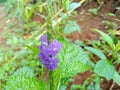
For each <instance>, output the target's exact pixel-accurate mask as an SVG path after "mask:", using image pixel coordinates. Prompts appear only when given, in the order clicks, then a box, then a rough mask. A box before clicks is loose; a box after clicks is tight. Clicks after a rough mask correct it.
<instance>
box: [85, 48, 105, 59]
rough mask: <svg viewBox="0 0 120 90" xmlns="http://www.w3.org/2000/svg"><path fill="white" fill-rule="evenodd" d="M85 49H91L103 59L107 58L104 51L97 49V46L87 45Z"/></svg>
mask: <svg viewBox="0 0 120 90" xmlns="http://www.w3.org/2000/svg"><path fill="white" fill-rule="evenodd" d="M85 49H86V50H88V51H90V52H92V53H93V54H95V55H97V56H98V57H99V58H101V59H106V56H105V55H104V54H103V52H102V51H100V50H98V49H96V48H92V47H85Z"/></svg>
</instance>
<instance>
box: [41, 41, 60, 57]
mask: <svg viewBox="0 0 120 90" xmlns="http://www.w3.org/2000/svg"><path fill="white" fill-rule="evenodd" d="M61 48H62V45H61V43H59V42H58V41H57V40H53V41H52V42H51V44H50V45H49V46H48V47H47V49H46V50H44V52H43V53H44V55H52V56H56V54H58V53H59V51H60V49H61Z"/></svg>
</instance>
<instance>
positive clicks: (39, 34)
mask: <svg viewBox="0 0 120 90" xmlns="http://www.w3.org/2000/svg"><path fill="white" fill-rule="evenodd" d="M98 1H99V0H98ZM86 2H87V0H80V2H73V1H71V0H45V1H44V0H7V1H6V2H5V5H7V7H6V9H7V13H8V15H9V16H10V17H9V18H10V20H12V19H13V21H14V23H12V24H10V23H11V22H10V23H9V26H8V27H6V28H5V29H7V32H5V33H3V35H4V37H6V38H7V39H6V46H5V48H2V47H0V52H1V55H0V89H2V90H66V88H67V85H68V83H69V82H70V81H71V79H72V77H74V76H75V75H77V73H84V72H85V71H88V70H89V71H91V72H92V75H91V76H90V77H89V78H88V79H86V80H85V81H84V84H83V85H72V87H71V90H76V89H80V90H101V88H100V82H101V80H102V79H103V78H105V79H107V80H113V81H114V82H113V85H114V83H117V84H118V85H120V75H119V73H120V69H119V68H117V67H118V66H119V64H120V54H119V51H120V41H119V39H117V37H116V36H114V35H113V34H110V35H108V34H105V33H104V32H102V31H101V30H98V29H93V30H94V31H96V32H98V33H99V34H100V35H101V36H102V37H101V39H100V40H96V41H94V42H93V41H90V42H91V46H88V45H86V44H85V43H82V42H81V41H76V42H75V43H73V42H71V41H70V40H69V39H68V38H66V35H67V34H70V33H72V32H74V31H77V32H78V33H80V27H79V25H78V24H77V22H76V21H75V20H74V16H75V15H76V13H75V11H74V10H75V9H76V8H78V7H80V6H81V5H82V4H84V3H86ZM89 12H90V13H92V14H94V15H96V14H97V12H98V9H91V10H89ZM34 15H37V16H39V17H40V18H42V19H43V20H44V24H41V23H39V22H35V21H34V20H33V17H34ZM11 16H12V19H11ZM13 21H12V22H13ZM18 22H19V23H18ZM105 23H106V28H107V29H108V28H109V29H110V28H111V27H113V26H114V23H111V22H109V21H105ZM9 29H10V30H9ZM8 32H9V33H8ZM95 57H98V58H99V59H98V60H96V58H95ZM47 71H49V74H48V76H49V79H48V81H46V80H45V73H46V72H47ZM46 76H47V75H46ZM112 88H113V86H111V88H110V90H112Z"/></svg>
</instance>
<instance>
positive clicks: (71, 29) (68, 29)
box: [64, 21, 80, 34]
mask: <svg viewBox="0 0 120 90" xmlns="http://www.w3.org/2000/svg"><path fill="white" fill-rule="evenodd" d="M74 31H78V32H79V33H80V27H79V25H78V24H77V23H76V22H74V21H70V22H68V24H67V25H66V26H65V28H64V33H65V34H70V33H72V32H74Z"/></svg>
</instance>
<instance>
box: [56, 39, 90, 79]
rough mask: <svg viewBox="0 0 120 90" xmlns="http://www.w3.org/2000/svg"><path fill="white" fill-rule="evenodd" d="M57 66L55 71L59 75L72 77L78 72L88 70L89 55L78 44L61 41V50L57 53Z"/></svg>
mask: <svg viewBox="0 0 120 90" xmlns="http://www.w3.org/2000/svg"><path fill="white" fill-rule="evenodd" d="M58 59H59V67H58V69H57V70H56V71H55V72H56V73H59V74H60V75H61V77H63V78H65V77H72V76H74V75H76V74H77V73H78V72H85V71H86V70H88V66H87V61H88V60H89V57H88V55H87V53H86V52H85V51H84V50H83V49H82V48H81V47H79V46H78V45H75V44H71V43H69V42H67V41H62V50H61V51H60V53H59V54H58Z"/></svg>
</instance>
